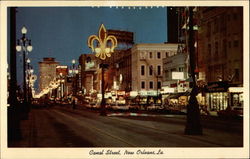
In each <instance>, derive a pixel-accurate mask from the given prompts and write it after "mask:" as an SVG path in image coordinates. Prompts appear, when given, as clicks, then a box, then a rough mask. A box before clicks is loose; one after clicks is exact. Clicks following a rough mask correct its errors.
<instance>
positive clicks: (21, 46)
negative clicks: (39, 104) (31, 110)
mask: <svg viewBox="0 0 250 159" xmlns="http://www.w3.org/2000/svg"><path fill="white" fill-rule="evenodd" d="M21 32H22V34H23V36H22V38H20V39H18V40H17V46H16V50H17V51H18V52H21V51H22V52H23V96H24V103H27V94H26V93H27V89H26V73H25V72H26V57H25V56H26V53H28V52H31V51H32V49H33V47H32V45H31V40H30V39H28V38H26V36H25V35H26V34H27V29H26V28H25V27H23V28H22V30H21Z"/></svg>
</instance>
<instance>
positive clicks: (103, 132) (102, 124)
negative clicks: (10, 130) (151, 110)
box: [9, 106, 243, 147]
mask: <svg viewBox="0 0 250 159" xmlns="http://www.w3.org/2000/svg"><path fill="white" fill-rule="evenodd" d="M241 122H242V121H241ZM216 124H217V127H218V124H222V125H224V124H225V123H219V122H216V123H215V125H216ZM236 124H237V123H236ZM207 125H210V126H208V128H204V129H203V135H202V136H194V135H185V134H184V128H185V120H183V119H182V118H180V117H178V118H177V117H175V116H171V115H169V116H153V117H142V116H138V117H126V116H125V117H120V116H100V115H99V113H97V112H96V111H90V110H85V109H76V110H73V109H72V108H71V107H67V106H64V107H60V106H54V107H51V108H39V109H32V110H31V112H30V113H29V120H24V121H22V122H21V131H22V136H23V138H22V140H20V141H11V142H9V146H10V147H241V146H242V145H243V135H242V132H233V131H232V132H230V131H225V130H218V129H212V128H211V125H213V124H211V123H210V124H207ZM238 125H240V121H239V124H238Z"/></svg>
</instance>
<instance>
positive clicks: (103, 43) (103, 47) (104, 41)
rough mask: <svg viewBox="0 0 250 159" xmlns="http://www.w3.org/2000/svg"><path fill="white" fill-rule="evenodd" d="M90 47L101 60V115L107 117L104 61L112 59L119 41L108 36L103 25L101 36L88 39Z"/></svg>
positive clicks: (100, 31)
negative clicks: (108, 58)
mask: <svg viewBox="0 0 250 159" xmlns="http://www.w3.org/2000/svg"><path fill="white" fill-rule="evenodd" d="M88 46H89V47H90V48H91V50H92V52H95V56H96V57H99V58H100V59H101V64H100V68H101V69H102V86H101V88H102V101H101V114H100V115H103V116H105V115H106V110H105V99H104V94H105V90H104V89H105V88H104V84H105V83H104V82H105V81H104V71H105V68H108V64H105V63H104V61H105V59H106V58H107V57H111V53H113V52H114V49H115V48H116V47H117V39H116V37H115V36H113V35H107V31H106V28H105V27H104V25H103V24H101V26H100V28H99V36H96V35H91V36H89V38H88Z"/></svg>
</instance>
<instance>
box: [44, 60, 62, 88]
mask: <svg viewBox="0 0 250 159" xmlns="http://www.w3.org/2000/svg"><path fill="white" fill-rule="evenodd" d="M58 65H59V62H57V61H55V58H53V57H45V58H43V61H42V62H39V74H40V76H39V89H40V91H42V90H43V89H45V88H46V87H49V84H50V82H51V81H53V80H54V79H56V78H57V72H56V67H57V66H58Z"/></svg>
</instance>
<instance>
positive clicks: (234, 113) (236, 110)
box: [217, 107, 243, 118]
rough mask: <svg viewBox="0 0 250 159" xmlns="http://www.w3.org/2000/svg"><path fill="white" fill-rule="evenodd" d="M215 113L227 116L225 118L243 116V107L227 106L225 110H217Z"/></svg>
mask: <svg viewBox="0 0 250 159" xmlns="http://www.w3.org/2000/svg"><path fill="white" fill-rule="evenodd" d="M217 114H218V116H220V117H227V118H235V117H243V108H242V107H232V108H227V109H225V110H221V111H218V113H217Z"/></svg>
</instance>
